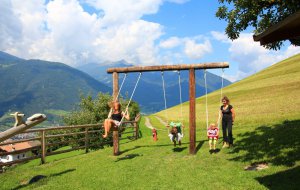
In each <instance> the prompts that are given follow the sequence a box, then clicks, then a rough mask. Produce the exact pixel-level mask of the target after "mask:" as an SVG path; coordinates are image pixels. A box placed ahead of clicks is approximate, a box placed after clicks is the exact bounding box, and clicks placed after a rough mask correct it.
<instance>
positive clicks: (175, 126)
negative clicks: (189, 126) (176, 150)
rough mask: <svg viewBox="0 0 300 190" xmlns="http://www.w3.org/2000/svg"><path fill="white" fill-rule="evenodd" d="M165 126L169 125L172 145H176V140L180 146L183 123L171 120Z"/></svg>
mask: <svg viewBox="0 0 300 190" xmlns="http://www.w3.org/2000/svg"><path fill="white" fill-rule="evenodd" d="M167 127H171V129H170V134H169V137H170V140H171V141H172V142H173V143H174V146H176V140H177V141H178V144H179V146H181V139H182V138H183V134H182V128H183V127H184V126H183V124H182V123H181V122H178V123H175V122H171V123H170V124H169V125H167Z"/></svg>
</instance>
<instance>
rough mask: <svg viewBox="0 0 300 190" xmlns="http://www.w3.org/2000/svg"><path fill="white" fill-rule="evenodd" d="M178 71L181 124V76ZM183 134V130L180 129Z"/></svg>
mask: <svg viewBox="0 0 300 190" xmlns="http://www.w3.org/2000/svg"><path fill="white" fill-rule="evenodd" d="M177 73H178V86H179V99H180V114H181V115H180V116H181V123H182V125H183V109H182V95H181V77H180V71H179V70H178V71H177ZM182 135H183V130H182Z"/></svg>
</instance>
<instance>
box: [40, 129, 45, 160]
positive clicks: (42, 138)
mask: <svg viewBox="0 0 300 190" xmlns="http://www.w3.org/2000/svg"><path fill="white" fill-rule="evenodd" d="M41 146H42V155H41V163H42V164H44V163H46V138H45V131H44V130H43V131H41Z"/></svg>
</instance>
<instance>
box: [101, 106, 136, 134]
mask: <svg viewBox="0 0 300 190" xmlns="http://www.w3.org/2000/svg"><path fill="white" fill-rule="evenodd" d="M110 107H111V110H110V112H109V114H108V119H105V121H104V125H103V127H104V130H105V133H104V135H102V137H103V138H106V137H107V136H108V132H109V131H110V129H111V128H112V127H113V128H115V129H117V128H118V127H119V126H120V124H121V120H122V118H123V117H124V118H125V119H127V120H130V117H129V112H128V108H126V110H125V112H122V111H121V104H120V103H119V102H111V104H110Z"/></svg>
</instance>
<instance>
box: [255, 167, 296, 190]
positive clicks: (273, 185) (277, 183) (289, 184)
mask: <svg viewBox="0 0 300 190" xmlns="http://www.w3.org/2000/svg"><path fill="white" fill-rule="evenodd" d="M299 179H300V166H297V167H295V168H292V169H289V170H286V171H283V172H278V173H276V174H272V175H268V176H264V177H258V178H256V180H257V181H258V182H259V183H260V184H262V185H264V186H265V187H266V188H268V189H270V190H277V189H278V190H281V189H295V190H296V189H299V187H300V180H299Z"/></svg>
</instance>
